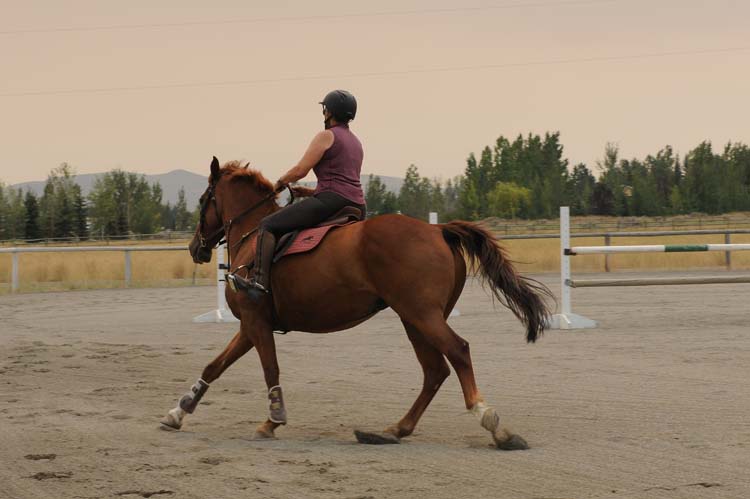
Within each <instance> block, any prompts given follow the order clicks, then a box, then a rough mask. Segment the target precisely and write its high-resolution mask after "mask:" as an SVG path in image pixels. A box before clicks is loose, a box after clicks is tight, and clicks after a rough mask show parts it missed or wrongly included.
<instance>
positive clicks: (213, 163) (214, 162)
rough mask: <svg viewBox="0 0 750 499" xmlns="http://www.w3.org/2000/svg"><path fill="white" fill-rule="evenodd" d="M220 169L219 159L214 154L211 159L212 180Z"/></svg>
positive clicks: (217, 175)
mask: <svg viewBox="0 0 750 499" xmlns="http://www.w3.org/2000/svg"><path fill="white" fill-rule="evenodd" d="M220 171H221V166H220V165H219V160H218V159H216V156H214V159H212V160H211V178H212V179H214V180H216V179H218V178H219V175H220Z"/></svg>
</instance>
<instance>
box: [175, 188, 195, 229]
mask: <svg viewBox="0 0 750 499" xmlns="http://www.w3.org/2000/svg"><path fill="white" fill-rule="evenodd" d="M191 219H192V216H191V213H190V212H189V211H188V209H187V202H186V201H185V189H184V188H183V187H180V190H179V192H178V193H177V203H176V204H175V205H174V228H175V230H178V231H186V230H190V227H191V226H192V223H191V222H192V220H191Z"/></svg>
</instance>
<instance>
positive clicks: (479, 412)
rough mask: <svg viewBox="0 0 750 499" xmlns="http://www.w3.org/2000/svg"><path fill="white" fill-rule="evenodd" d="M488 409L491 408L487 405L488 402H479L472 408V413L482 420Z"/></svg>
mask: <svg viewBox="0 0 750 499" xmlns="http://www.w3.org/2000/svg"><path fill="white" fill-rule="evenodd" d="M487 409H489V407H487V404H485V403H484V402H477V403H476V404H475V405H474V407H472V408H471V413H472V414H474V415H475V416H477V417H478V418H479V419H480V420H481V419H482V417H483V416H484V413H485V412H487Z"/></svg>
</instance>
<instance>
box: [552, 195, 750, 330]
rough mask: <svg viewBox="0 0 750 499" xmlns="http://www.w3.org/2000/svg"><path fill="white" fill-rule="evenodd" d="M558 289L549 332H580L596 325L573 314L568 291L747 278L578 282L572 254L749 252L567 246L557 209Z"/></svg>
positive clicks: (714, 247) (712, 247) (565, 215)
mask: <svg viewBox="0 0 750 499" xmlns="http://www.w3.org/2000/svg"><path fill="white" fill-rule="evenodd" d="M560 251H561V252H560V281H561V282H560V286H561V296H562V313H560V314H556V315H554V316H553V317H552V318H551V320H550V323H549V328H550V329H583V328H593V327H596V322H594V321H592V320H591V319H587V318H586V317H582V316H580V315H577V314H574V313H573V312H572V307H571V302H570V290H571V288H600V287H609V286H618V287H619V286H672V285H682V284H737V283H750V276H747V275H745V276H709V277H703V276H701V277H666V278H640V279H579V280H573V278H572V277H571V274H570V257H572V256H576V255H611V254H615V253H686V252H702V251H725V252H726V251H750V244H674V245H669V244H653V245H644V246H636V245H633V246H570V210H569V209H568V207H567V206H562V207H560Z"/></svg>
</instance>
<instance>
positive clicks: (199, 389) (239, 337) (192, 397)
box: [161, 329, 253, 430]
mask: <svg viewBox="0 0 750 499" xmlns="http://www.w3.org/2000/svg"><path fill="white" fill-rule="evenodd" d="M251 348H253V342H252V340H251V339H250V336H249V335H248V334H246V333H245V332H243V330H242V329H240V331H238V332H237V334H235V335H234V338H232V341H230V342H229V345H227V347H226V348H225V349H224V351H223V352H221V353H220V354H219V355H218V357H216V358H215V359H214V360H213V361H212V362H211V363H210V364H208V365H207V366H206V367H205V369H203V373H202V374H201V377H200V378H199V379H198V381H196V382H195V384H194V385H193V386H192V387H191V388H190V391H189V392H188V393H186V394H185V395H183V396H182V398H181V399H180V400H179V402H177V407H175V408H174V409H172V410H170V411H169V412H168V413H167V415H166V416H165V417H164V418H163V419H162V420H161V424H162V425H164V426H165V427H167V428H171V429H174V430H179V429H180V428H181V427H182V422H183V420H184V419H185V415H186V414H192V413H193V411H195V408H196V407H197V406H198V403H199V402H200V400H201V398H203V395H204V394H205V393H206V391H208V387H209V385H210V384H211V383H213V382H214V381H215V380H217V379H218V378H219V376H221V374H222V373H223V372H224V371H226V370H227V368H228V367H229V366H231V365H232V364H233V363H234V362H235V361H236V360H237V359H239V358H240V357H242V356H243V355H245V354H246V353H247V352H248V351H249V350H250V349H251Z"/></svg>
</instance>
